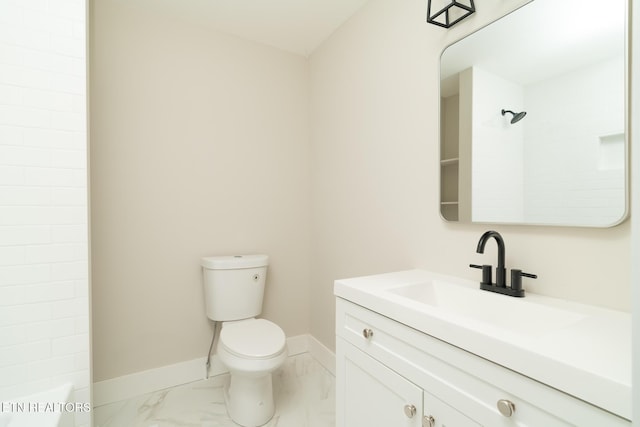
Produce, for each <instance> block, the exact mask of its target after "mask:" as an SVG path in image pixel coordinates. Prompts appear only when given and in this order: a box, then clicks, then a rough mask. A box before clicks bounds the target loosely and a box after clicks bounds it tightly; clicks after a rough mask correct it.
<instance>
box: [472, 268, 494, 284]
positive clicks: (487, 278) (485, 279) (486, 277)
mask: <svg viewBox="0 0 640 427" xmlns="http://www.w3.org/2000/svg"><path fill="white" fill-rule="evenodd" d="M469 267H471V268H479V269H481V270H482V282H480V284H485V285H491V284H492V283H491V281H492V273H491V270H493V266H491V265H486V264H485V265H478V264H469Z"/></svg>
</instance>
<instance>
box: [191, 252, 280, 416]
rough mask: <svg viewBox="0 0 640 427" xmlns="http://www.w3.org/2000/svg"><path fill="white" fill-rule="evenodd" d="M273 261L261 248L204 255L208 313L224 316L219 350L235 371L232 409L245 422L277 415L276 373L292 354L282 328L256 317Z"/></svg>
mask: <svg viewBox="0 0 640 427" xmlns="http://www.w3.org/2000/svg"><path fill="white" fill-rule="evenodd" d="M268 264H269V257H267V256H266V255H260V254H258V255H226V256H214V257H206V258H202V278H203V285H204V300H205V308H206V312H207V317H208V318H209V319H211V320H213V321H214V322H222V330H221V331H220V336H219V338H218V345H217V346H216V354H217V355H218V358H219V360H220V362H222V364H223V365H225V366H226V367H227V369H228V370H229V372H230V374H231V375H230V379H229V384H228V386H227V387H226V388H225V400H226V404H227V412H228V413H229V416H230V417H231V419H232V420H233V421H235V422H236V423H237V424H240V425H242V426H245V427H258V426H262V425H264V424H266V423H267V422H268V421H269V420H270V419H271V417H273V414H274V412H275V405H274V402H273V387H272V381H271V373H272V372H273V371H275V370H276V369H278V368H279V367H280V366H282V364H283V363H284V361H285V359H286V358H287V347H286V340H285V335H284V332H283V331H282V329H280V327H279V326H278V325H276V324H275V323H272V322H270V321H268V320H266V319H258V318H256V317H257V316H258V315H259V314H260V313H261V312H262V302H263V297H264V287H265V281H266V275H267V265H268ZM215 330H216V328H215V326H214V334H215Z"/></svg>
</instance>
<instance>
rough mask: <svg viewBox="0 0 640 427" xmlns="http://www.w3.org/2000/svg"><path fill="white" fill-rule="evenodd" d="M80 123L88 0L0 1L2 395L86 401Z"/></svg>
mask: <svg viewBox="0 0 640 427" xmlns="http://www.w3.org/2000/svg"><path fill="white" fill-rule="evenodd" d="M86 118H87V111H86V4H85V0H0V401H2V400H6V399H9V398H12V397H18V396H21V395H28V394H31V393H34V392H37V391H39V390H44V389H47V388H51V387H54V386H56V385H59V384H61V383H65V382H72V383H73V384H74V386H75V400H76V401H78V402H89V400H90V354H89V343H90V341H89V295H88V288H89V285H88V232H87V229H88V224H87V218H88V212H87V211H88V208H87V160H86V159H87V132H86V122H87V119H86ZM76 425H77V426H89V425H90V415H89V414H82V413H77V414H76Z"/></svg>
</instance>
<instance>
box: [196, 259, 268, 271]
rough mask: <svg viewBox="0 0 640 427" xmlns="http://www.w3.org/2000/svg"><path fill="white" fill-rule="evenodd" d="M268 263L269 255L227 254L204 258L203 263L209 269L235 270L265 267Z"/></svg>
mask: <svg viewBox="0 0 640 427" xmlns="http://www.w3.org/2000/svg"><path fill="white" fill-rule="evenodd" d="M267 264H269V257H268V256H267V255H225V256H210V257H205V258H202V264H201V265H202V266H203V267H204V268H206V269H209V270H233V269H236V268H255V267H264V266H266V265H267Z"/></svg>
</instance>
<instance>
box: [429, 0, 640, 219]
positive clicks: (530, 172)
mask: <svg viewBox="0 0 640 427" xmlns="http://www.w3.org/2000/svg"><path fill="white" fill-rule="evenodd" d="M628 7H629V5H628V0H611V1H607V2H600V1H598V2H596V1H595V0H586V1H585V0H562V1H557V0H533V1H531V2H530V3H527V4H526V5H524V6H522V7H521V8H519V9H517V10H515V11H514V12H512V13H510V14H509V15H507V16H505V17H503V18H501V19H499V20H497V21H495V22H493V23H492V24H490V25H488V26H486V27H484V28H481V29H480V30H478V31H476V32H475V33H473V34H471V35H469V36H467V37H466V38H464V39H462V40H460V41H458V42H456V43H454V44H453V45H451V46H449V47H447V48H446V49H445V50H444V52H443V54H442V57H441V62H440V75H441V82H440V102H441V103H440V129H441V132H440V134H441V150H440V170H441V173H440V177H441V188H440V190H441V191H440V212H441V215H442V217H443V218H444V219H445V220H447V221H461V222H479V223H500V224H536V225H562V226H586V227H610V226H613V225H617V224H619V223H620V222H622V221H623V220H624V219H625V218H626V216H627V210H628V161H627V157H628V149H627V146H628V144H627V137H626V122H627V120H626V115H627V105H628V101H627V99H628V97H627V92H628V87H627V75H628V73H627V54H626V53H627V10H628Z"/></svg>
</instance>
